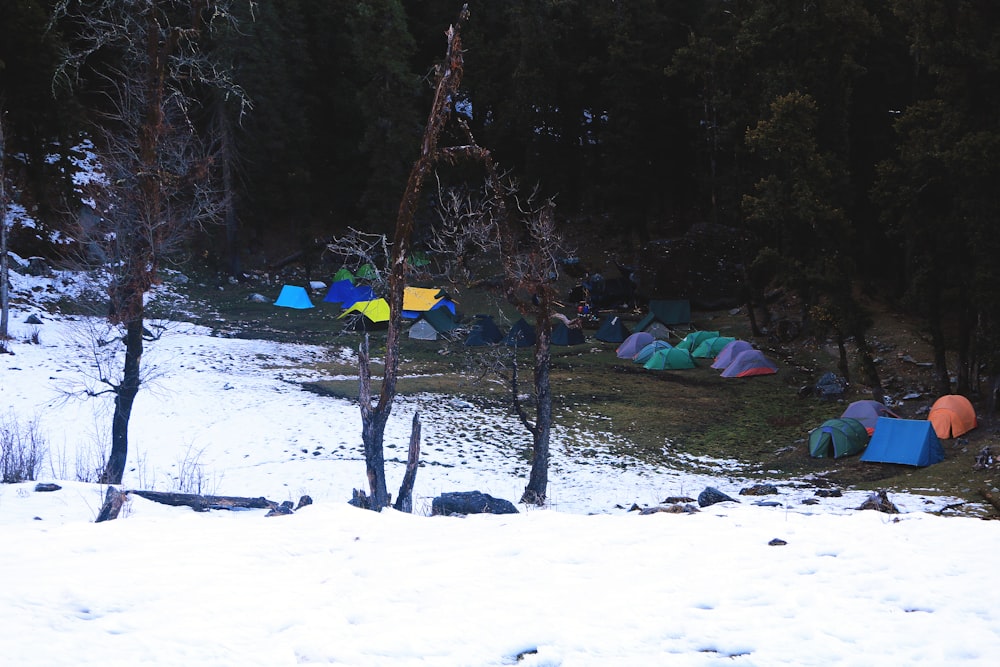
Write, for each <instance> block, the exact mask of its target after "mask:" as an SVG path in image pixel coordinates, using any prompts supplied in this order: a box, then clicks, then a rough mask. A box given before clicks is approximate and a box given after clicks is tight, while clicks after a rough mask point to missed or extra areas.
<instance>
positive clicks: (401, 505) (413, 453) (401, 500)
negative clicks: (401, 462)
mask: <svg viewBox="0 0 1000 667" xmlns="http://www.w3.org/2000/svg"><path fill="white" fill-rule="evenodd" d="M419 464H420V412H414V413H413V425H412V426H411V428H410V449H409V452H408V453H407V456H406V474H405V475H403V483H402V484H400V485H399V494H398V495H397V496H396V504H395V508H396V509H397V510H399V511H400V512H406V513H407V514H412V513H413V485H414V484H415V483H416V481H417V468H418V467H419Z"/></svg>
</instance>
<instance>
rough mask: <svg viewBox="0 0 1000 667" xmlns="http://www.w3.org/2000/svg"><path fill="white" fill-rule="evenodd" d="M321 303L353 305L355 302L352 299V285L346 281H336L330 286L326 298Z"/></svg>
mask: <svg viewBox="0 0 1000 667" xmlns="http://www.w3.org/2000/svg"><path fill="white" fill-rule="evenodd" d="M323 301H326V302H327V303H344V302H345V301H350V302H352V303H353V302H355V301H357V299H355V298H354V283H353V282H352V281H350V280H346V279H345V280H338V281H337V282H335V283H333V284H332V285H330V289H328V290H327V291H326V297H325V298H324V299H323Z"/></svg>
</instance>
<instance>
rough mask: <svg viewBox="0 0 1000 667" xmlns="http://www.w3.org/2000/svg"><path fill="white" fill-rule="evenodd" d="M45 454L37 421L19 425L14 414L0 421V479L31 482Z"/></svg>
mask: <svg viewBox="0 0 1000 667" xmlns="http://www.w3.org/2000/svg"><path fill="white" fill-rule="evenodd" d="M45 455H46V446H45V439H44V438H43V437H42V435H41V433H40V432H39V430H38V422H37V421H35V420H31V421H29V422H27V423H26V424H21V423H19V422H18V421H16V420H15V419H14V418H13V417H10V418H5V419H3V420H2V421H0V482H3V483H4V484H15V483H17V482H26V481H33V480H35V479H37V478H38V472H39V471H40V470H41V468H42V463H43V461H44V459H45Z"/></svg>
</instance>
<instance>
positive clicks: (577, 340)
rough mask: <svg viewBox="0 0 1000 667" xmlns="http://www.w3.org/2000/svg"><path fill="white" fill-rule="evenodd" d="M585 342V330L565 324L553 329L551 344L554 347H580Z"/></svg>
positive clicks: (561, 323) (562, 323)
mask: <svg viewBox="0 0 1000 667" xmlns="http://www.w3.org/2000/svg"><path fill="white" fill-rule="evenodd" d="M585 340H586V339H585V338H584V336H583V329H577V328H576V327H568V326H566V323H565V322H560V323H559V324H558V325H556V327H555V328H554V329H552V339H551V342H552V344H553V345H580V344H581V343H583V342H585Z"/></svg>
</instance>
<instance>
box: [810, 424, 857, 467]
mask: <svg viewBox="0 0 1000 667" xmlns="http://www.w3.org/2000/svg"><path fill="white" fill-rule="evenodd" d="M867 444H868V431H867V430H866V429H865V425H864V424H862V423H861V422H859V421H858V420H857V419H852V418H850V417H847V418H841V419H827V420H826V421H825V422H823V424H822V425H821V426H820V427H819V428H817V429H815V430H814V431H813V432H812V433H810V434H809V454H810V455H811V456H812V457H814V458H823V457H824V456H832V457H833V458H835V459H839V458H840V457H841V456H850V455H851V454H857V453H858V452H861V451H863V450H864V448H865V445H867Z"/></svg>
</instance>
